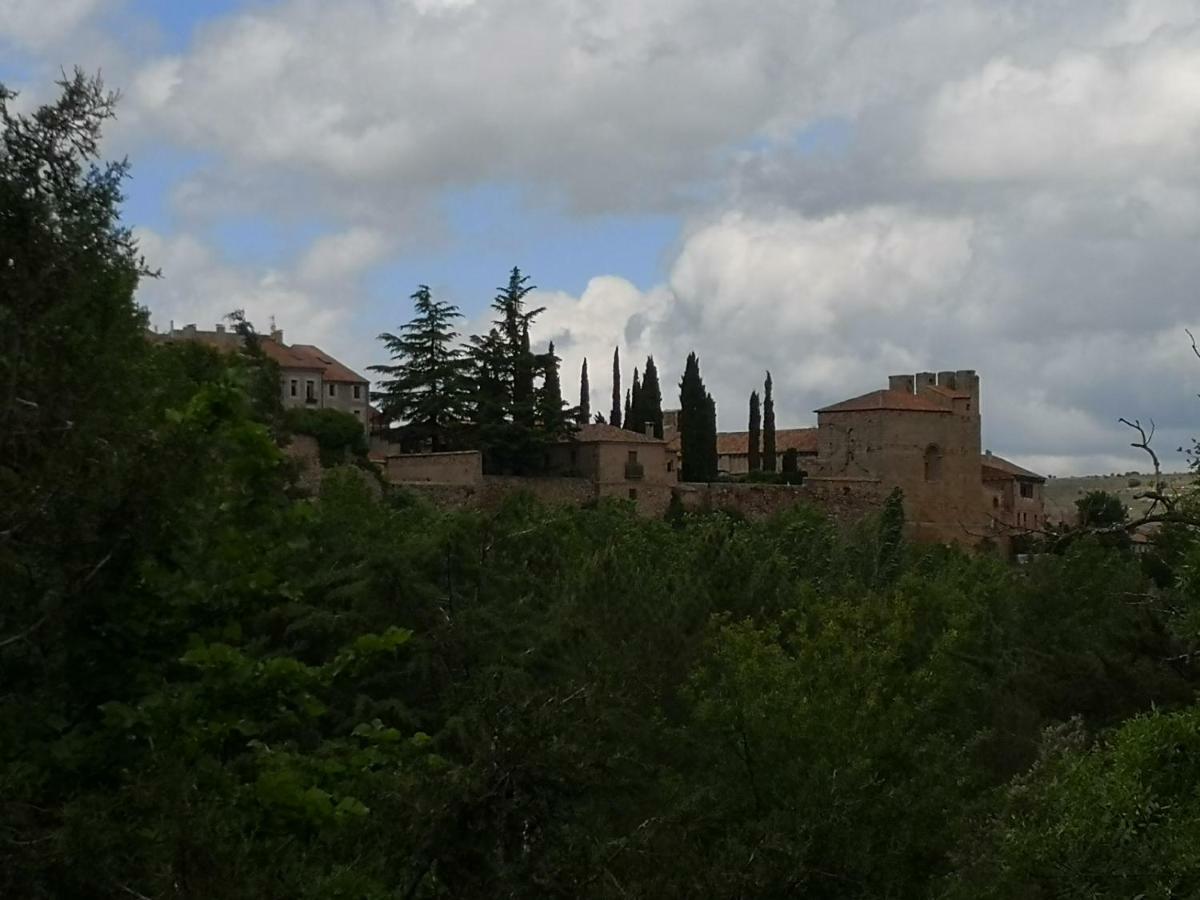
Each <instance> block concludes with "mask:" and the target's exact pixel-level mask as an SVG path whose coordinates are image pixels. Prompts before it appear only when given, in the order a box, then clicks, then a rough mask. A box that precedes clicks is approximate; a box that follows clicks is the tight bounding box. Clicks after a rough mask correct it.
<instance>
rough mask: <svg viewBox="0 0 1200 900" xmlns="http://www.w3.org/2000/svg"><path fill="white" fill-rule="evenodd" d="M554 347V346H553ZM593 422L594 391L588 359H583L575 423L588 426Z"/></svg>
mask: <svg viewBox="0 0 1200 900" xmlns="http://www.w3.org/2000/svg"><path fill="white" fill-rule="evenodd" d="M551 347H553V345H551ZM591 420H592V389H591V386H590V385H589V384H588V370H587V357H586V356H585V357H584V358H583V366H582V367H581V368H580V370H579V415H578V416H576V417H575V421H576V422H578V423H579V424H580V425H586V424H587V423H588V422H590V421H591Z"/></svg>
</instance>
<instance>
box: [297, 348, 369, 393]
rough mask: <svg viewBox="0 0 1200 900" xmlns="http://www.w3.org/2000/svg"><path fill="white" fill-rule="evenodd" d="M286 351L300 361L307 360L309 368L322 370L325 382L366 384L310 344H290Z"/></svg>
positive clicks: (354, 373)
mask: <svg viewBox="0 0 1200 900" xmlns="http://www.w3.org/2000/svg"><path fill="white" fill-rule="evenodd" d="M287 349H288V350H289V351H290V352H291V353H292V354H293V355H295V356H297V357H299V358H300V359H303V360H307V361H308V364H309V366H310V367H312V366H315V367H317V368H320V369H322V370H323V372H324V376H323V377H324V378H325V380H326V381H349V382H356V383H361V384H366V383H367V379H365V378H363V377H362V376H361V375H359V374H358V373H357V372H354V371H352V370H351V369H349V368H347V367H346V366H344V365H342V364H341V363H340V362H338V361H337V360H336V359H334V358H333V357H332V356H330V355H329V354H328V353H326V352H325V351H324V350H322V349H321V348H320V347H314V346H313V345H312V344H292V345H291V346H290V347H288V348H287Z"/></svg>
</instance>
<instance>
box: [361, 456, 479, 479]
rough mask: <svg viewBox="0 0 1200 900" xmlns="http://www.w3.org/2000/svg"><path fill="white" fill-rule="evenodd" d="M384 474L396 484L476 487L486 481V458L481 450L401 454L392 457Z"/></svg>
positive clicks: (388, 459)
mask: <svg viewBox="0 0 1200 900" xmlns="http://www.w3.org/2000/svg"><path fill="white" fill-rule="evenodd" d="M384 475H385V476H386V477H387V480H388V481H390V482H392V483H394V484H395V483H403V484H408V483H411V482H426V483H428V482H432V483H435V484H474V485H478V484H480V483H482V481H483V457H482V456H481V455H480V454H479V451H477V450H464V451H461V452H456V453H399V454H395V455H392V456H388V457H387V460H386V461H385V463H384Z"/></svg>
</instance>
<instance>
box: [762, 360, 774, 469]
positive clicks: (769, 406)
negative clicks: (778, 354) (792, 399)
mask: <svg viewBox="0 0 1200 900" xmlns="http://www.w3.org/2000/svg"><path fill="white" fill-rule="evenodd" d="M771 387H772V383H771V373H770V372H768V373H767V380H766V382H764V384H763V439H762V443H763V446H762V467H763V471H764V472H774V471H775V400H774V398H773V397H772V396H771Z"/></svg>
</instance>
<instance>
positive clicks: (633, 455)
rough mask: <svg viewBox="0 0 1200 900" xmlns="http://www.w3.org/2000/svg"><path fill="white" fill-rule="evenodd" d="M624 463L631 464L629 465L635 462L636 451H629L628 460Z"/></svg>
mask: <svg viewBox="0 0 1200 900" xmlns="http://www.w3.org/2000/svg"><path fill="white" fill-rule="evenodd" d="M626 462H631V463H635V462H637V451H636V450H630V451H629V459H627V460H626Z"/></svg>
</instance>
